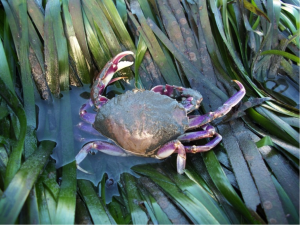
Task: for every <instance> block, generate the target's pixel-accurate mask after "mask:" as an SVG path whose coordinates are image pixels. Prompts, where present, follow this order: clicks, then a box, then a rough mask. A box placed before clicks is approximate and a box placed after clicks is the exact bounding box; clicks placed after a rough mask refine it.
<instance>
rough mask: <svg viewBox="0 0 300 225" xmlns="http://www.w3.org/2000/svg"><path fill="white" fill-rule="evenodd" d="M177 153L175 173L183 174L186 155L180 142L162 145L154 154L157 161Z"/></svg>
mask: <svg viewBox="0 0 300 225" xmlns="http://www.w3.org/2000/svg"><path fill="white" fill-rule="evenodd" d="M174 152H177V153H178V156H177V172H178V173H179V174H183V172H184V168H185V162H186V154H185V150H184V146H183V144H181V142H180V141H178V140H175V141H170V142H168V143H166V144H164V145H163V146H162V147H161V148H160V149H159V150H158V151H157V153H156V155H155V157H156V158H157V159H164V158H166V157H168V156H170V155H171V154H172V153H174Z"/></svg>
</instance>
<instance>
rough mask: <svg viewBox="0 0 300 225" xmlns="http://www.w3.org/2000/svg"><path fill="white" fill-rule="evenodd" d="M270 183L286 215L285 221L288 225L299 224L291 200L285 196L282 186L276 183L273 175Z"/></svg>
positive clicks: (297, 215) (297, 213) (297, 212)
mask: <svg viewBox="0 0 300 225" xmlns="http://www.w3.org/2000/svg"><path fill="white" fill-rule="evenodd" d="M272 181H273V183H274V185H275V188H276V190H277V192H278V195H279V197H280V200H281V202H282V206H283V209H284V212H285V214H286V215H287V220H288V222H289V224H299V211H297V210H296V208H295V206H294V205H293V203H292V201H291V199H290V198H289V196H288V195H287V194H286V192H285V191H284V189H283V188H282V186H281V185H280V184H279V183H278V181H277V180H276V178H275V177H274V176H273V175H272Z"/></svg>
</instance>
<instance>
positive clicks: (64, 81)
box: [50, 0, 70, 91]
mask: <svg viewBox="0 0 300 225" xmlns="http://www.w3.org/2000/svg"><path fill="white" fill-rule="evenodd" d="M50 6H51V8H50V13H51V17H52V27H53V34H54V39H55V46H56V52H57V56H58V67H59V87H60V91H65V90H68V89H69V83H70V81H69V56H68V47H67V40H66V37H65V35H64V27H63V23H62V18H61V3H60V1H59V0H53V1H51V4H50Z"/></svg>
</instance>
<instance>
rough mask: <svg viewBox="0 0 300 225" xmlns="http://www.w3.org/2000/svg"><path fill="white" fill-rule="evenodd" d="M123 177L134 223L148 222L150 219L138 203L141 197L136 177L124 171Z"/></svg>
mask: <svg viewBox="0 0 300 225" xmlns="http://www.w3.org/2000/svg"><path fill="white" fill-rule="evenodd" d="M121 178H122V182H123V184H124V187H125V190H126V194H127V198H128V205H129V210H130V213H131V219H132V223H133V224H146V223H147V221H148V218H147V215H146V213H145V212H144V211H143V210H142V209H141V207H140V206H139V205H138V204H136V201H139V200H141V197H140V195H139V193H138V190H137V186H136V179H135V177H133V176H132V175H131V174H128V173H124V174H123V175H122V177H121Z"/></svg>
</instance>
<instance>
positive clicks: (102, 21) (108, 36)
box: [82, 0, 122, 55]
mask: <svg viewBox="0 0 300 225" xmlns="http://www.w3.org/2000/svg"><path fill="white" fill-rule="evenodd" d="M82 3H83V5H84V7H86V8H87V9H89V11H90V13H91V14H90V15H91V17H92V18H93V20H94V21H95V23H96V24H97V25H98V26H99V28H100V30H101V32H102V34H103V36H104V39H105V42H106V44H107V46H108V48H109V50H110V52H111V55H117V54H118V53H120V52H121V51H122V49H121V47H120V44H119V42H118V40H117V37H116V35H115V33H114V32H113V30H112V28H111V26H110V24H109V22H108V21H107V18H106V17H105V15H104V13H103V12H102V10H101V9H100V7H99V5H98V3H97V1H96V0H89V1H87V0H83V1H82ZM86 13H87V12H86ZM92 22H93V21H90V23H92Z"/></svg>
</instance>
